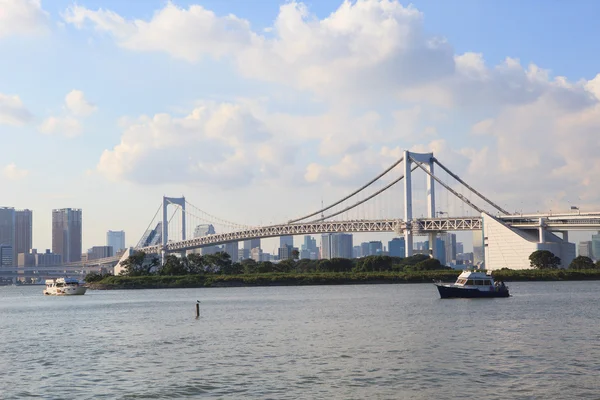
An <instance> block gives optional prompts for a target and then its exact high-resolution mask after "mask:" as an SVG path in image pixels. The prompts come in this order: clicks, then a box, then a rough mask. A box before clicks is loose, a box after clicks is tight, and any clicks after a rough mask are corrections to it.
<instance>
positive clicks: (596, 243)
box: [591, 232, 600, 260]
mask: <svg viewBox="0 0 600 400" xmlns="http://www.w3.org/2000/svg"><path fill="white" fill-rule="evenodd" d="M591 258H593V259H594V260H600V232H598V233H597V234H595V235H592V257H591Z"/></svg>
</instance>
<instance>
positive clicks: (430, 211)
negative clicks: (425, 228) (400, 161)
mask: <svg viewBox="0 0 600 400" xmlns="http://www.w3.org/2000/svg"><path fill="white" fill-rule="evenodd" d="M433 160H434V158H433V153H412V152H410V151H408V150H405V151H404V221H405V223H406V227H405V229H404V248H405V251H404V255H405V256H406V257H410V256H412V255H413V246H414V243H413V232H412V219H413V216H412V179H411V171H412V163H413V162H417V163H422V164H425V166H426V167H427V169H428V171H429V172H430V173H431V174H433ZM434 182H435V181H434V179H433V177H432V176H429V175H428V177H427V216H428V217H429V218H435V186H434ZM435 242H436V234H435V233H430V234H429V256H430V257H433V256H435Z"/></svg>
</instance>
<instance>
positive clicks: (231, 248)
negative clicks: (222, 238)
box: [223, 242, 239, 262]
mask: <svg viewBox="0 0 600 400" xmlns="http://www.w3.org/2000/svg"><path fill="white" fill-rule="evenodd" d="M238 243H239V242H228V243H225V244H224V245H223V251H224V252H225V253H227V254H229V256H230V257H231V261H232V262H237V261H238V258H239V257H238V255H239V249H238Z"/></svg>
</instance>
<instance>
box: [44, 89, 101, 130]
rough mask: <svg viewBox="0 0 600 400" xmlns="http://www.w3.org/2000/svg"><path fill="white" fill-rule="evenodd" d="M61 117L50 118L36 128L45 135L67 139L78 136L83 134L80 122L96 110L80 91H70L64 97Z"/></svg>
mask: <svg viewBox="0 0 600 400" xmlns="http://www.w3.org/2000/svg"><path fill="white" fill-rule="evenodd" d="M64 110H65V111H66V113H63V115H62V116H52V117H49V118H47V119H45V120H44V121H43V122H42V124H41V125H40V126H39V127H38V130H39V131H40V132H41V133H44V134H46V135H60V136H64V137H68V138H73V137H76V136H79V135H81V134H82V133H83V124H82V123H81V120H82V119H83V118H85V117H87V116H89V115H91V114H92V113H94V112H95V111H96V110H97V107H96V106H95V105H94V104H92V103H90V102H89V101H88V100H87V99H86V98H85V95H84V93H83V92H82V91H81V90H75V89H74V90H71V91H70V92H69V93H67V95H66V96H65V105H64Z"/></svg>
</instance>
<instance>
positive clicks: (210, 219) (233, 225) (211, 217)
mask: <svg viewBox="0 0 600 400" xmlns="http://www.w3.org/2000/svg"><path fill="white" fill-rule="evenodd" d="M185 203H186V204H187V205H189V206H190V207H191V208H193V209H194V210H196V211H199V212H200V213H201V214H204V215H206V217H208V218H206V217H201V216H199V215H196V214H194V213H191V212H189V211H188V210H186V213H189V214H190V215H191V216H193V217H196V218H198V219H200V220H202V221H207V222H213V221H216V222H218V223H220V225H224V226H228V227H231V228H234V229H250V228H252V227H251V226H248V225H242V224H237V223H235V222H231V221H227V220H225V219H222V218H219V217H215V216H214V215H212V214H209V213H207V212H206V211H203V210H201V209H199V208H198V207H196V206H195V205H193V204H192V203H190V202H188V201H187V200H186V202H185Z"/></svg>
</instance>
